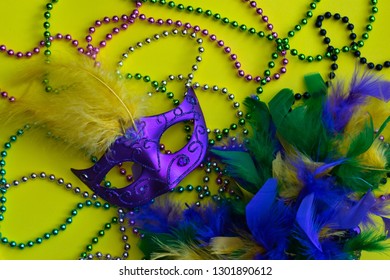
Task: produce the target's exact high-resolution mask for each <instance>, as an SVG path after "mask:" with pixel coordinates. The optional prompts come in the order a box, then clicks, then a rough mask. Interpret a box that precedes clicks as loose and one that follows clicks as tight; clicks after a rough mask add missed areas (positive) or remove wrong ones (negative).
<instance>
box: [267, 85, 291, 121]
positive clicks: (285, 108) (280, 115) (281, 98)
mask: <svg viewBox="0 0 390 280" xmlns="http://www.w3.org/2000/svg"><path fill="white" fill-rule="evenodd" d="M294 100H295V99H294V94H293V92H292V90H291V89H282V90H281V91H280V92H279V93H278V94H276V95H275V96H274V97H273V98H272V99H271V101H270V102H269V103H268V106H269V111H270V113H271V116H272V120H273V121H274V123H275V125H276V127H280V126H281V125H282V124H283V123H284V121H285V118H286V116H287V114H288V112H289V111H290V109H291V106H292V105H293V104H294Z"/></svg>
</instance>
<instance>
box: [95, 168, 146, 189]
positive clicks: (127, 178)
mask: <svg viewBox="0 0 390 280" xmlns="http://www.w3.org/2000/svg"><path fill="white" fill-rule="evenodd" d="M141 172H142V166H141V165H139V164H137V163H134V162H123V163H120V164H117V165H116V166H114V167H113V168H112V169H111V170H110V172H108V173H107V175H106V177H105V179H104V180H103V181H102V182H101V183H100V185H101V186H104V187H107V188H112V187H115V188H117V189H122V188H125V187H127V186H128V185H130V184H132V183H133V182H134V181H135V180H137V179H138V178H139V177H140V175H141Z"/></svg>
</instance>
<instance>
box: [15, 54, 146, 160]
mask: <svg viewBox="0 0 390 280" xmlns="http://www.w3.org/2000/svg"><path fill="white" fill-rule="evenodd" d="M64 57H66V56H64ZM28 73H29V78H28V79H27V80H25V81H24V82H25V83H29V84H28V85H29V86H28V89H27V90H26V92H25V93H24V94H23V95H22V96H21V97H20V98H19V99H18V101H17V102H15V104H14V105H13V106H10V107H11V108H10V112H9V114H8V115H7V118H8V120H9V121H16V120H18V119H20V118H22V119H23V121H24V122H29V123H32V124H37V125H38V126H44V127H46V129H48V130H49V131H50V132H51V133H52V134H53V135H55V136H58V137H60V138H61V139H63V140H64V142H65V143H67V144H68V145H69V146H72V147H74V148H78V149H82V150H85V151H86V152H87V153H88V154H90V155H92V154H94V155H101V154H102V153H104V151H106V149H107V148H108V147H109V146H110V144H111V143H112V142H113V141H114V140H115V138H116V137H118V136H120V135H123V133H124V130H125V129H126V128H128V127H130V126H132V125H134V118H136V117H137V116H139V115H140V112H139V111H140V107H141V106H142V105H141V104H142V100H141V98H140V96H139V95H138V96H137V95H135V94H134V93H132V92H130V91H129V90H128V89H127V88H126V85H125V84H124V81H122V80H120V79H118V77H116V76H115V75H114V73H109V72H106V71H104V70H103V69H101V68H99V67H96V66H95V64H94V61H92V60H91V59H88V58H86V57H85V58H84V57H83V56H82V55H77V56H74V57H66V58H63V59H62V60H53V61H51V62H50V63H44V62H41V63H40V64H37V65H34V67H32V68H31V70H29V71H28ZM43 81H44V82H43Z"/></svg>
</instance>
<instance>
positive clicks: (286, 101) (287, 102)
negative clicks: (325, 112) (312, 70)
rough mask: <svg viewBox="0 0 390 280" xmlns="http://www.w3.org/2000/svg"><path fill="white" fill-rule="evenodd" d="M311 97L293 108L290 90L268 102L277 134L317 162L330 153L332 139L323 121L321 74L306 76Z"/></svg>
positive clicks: (323, 96)
mask: <svg viewBox="0 0 390 280" xmlns="http://www.w3.org/2000/svg"><path fill="white" fill-rule="evenodd" d="M306 81H307V86H308V88H310V90H311V91H312V92H310V94H311V98H309V99H308V100H306V101H305V102H304V103H303V105H300V106H298V107H296V108H295V109H294V110H291V106H292V105H293V102H294V95H293V93H292V91H291V90H288V89H284V90H282V91H280V92H279V93H278V94H277V95H276V96H275V97H274V98H273V99H272V100H271V101H270V103H269V108H270V113H271V116H272V119H273V121H274V123H275V125H276V128H277V132H278V134H279V135H280V136H281V137H282V138H283V139H284V140H285V141H287V142H288V143H289V144H290V145H292V146H294V147H295V148H297V149H298V150H299V151H300V152H301V153H303V154H305V155H307V156H309V157H311V158H312V159H313V160H315V161H323V160H324V159H325V158H326V156H327V155H328V147H329V139H328V136H327V133H326V130H325V128H324V125H323V123H322V121H321V117H322V107H323V104H324V100H325V95H326V91H325V89H326V87H325V83H324V82H323V80H322V79H321V76H319V75H313V77H311V76H308V77H306Z"/></svg>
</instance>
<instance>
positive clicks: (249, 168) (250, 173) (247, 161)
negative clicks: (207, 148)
mask: <svg viewBox="0 0 390 280" xmlns="http://www.w3.org/2000/svg"><path fill="white" fill-rule="evenodd" d="M211 153H213V154H214V155H216V156H217V157H219V158H220V159H221V161H222V162H223V163H224V164H226V170H227V172H228V174H229V175H230V176H231V177H233V178H235V179H236V180H238V181H242V180H244V183H245V184H244V185H243V188H245V190H247V191H249V192H252V193H256V191H257V190H258V188H259V186H261V185H260V178H259V176H258V174H257V169H256V166H255V164H254V162H253V160H252V158H251V156H250V155H249V153H246V152H239V151H223V150H216V149H212V150H211Z"/></svg>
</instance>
